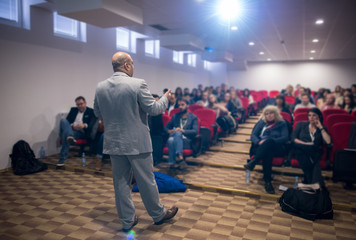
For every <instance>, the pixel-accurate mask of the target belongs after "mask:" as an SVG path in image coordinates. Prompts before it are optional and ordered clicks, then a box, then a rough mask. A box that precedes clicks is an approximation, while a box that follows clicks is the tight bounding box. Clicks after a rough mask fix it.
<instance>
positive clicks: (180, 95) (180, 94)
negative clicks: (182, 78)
mask: <svg viewBox="0 0 356 240" xmlns="http://www.w3.org/2000/svg"><path fill="white" fill-rule="evenodd" d="M174 93H175V95H176V98H177V99H180V98H183V90H182V88H181V87H177V88H176V90H175V91H174Z"/></svg>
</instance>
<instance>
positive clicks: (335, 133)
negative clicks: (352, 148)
mask: <svg viewBox="0 0 356 240" xmlns="http://www.w3.org/2000/svg"><path fill="white" fill-rule="evenodd" d="M351 125H352V123H351V122H342V123H335V124H334V125H333V126H332V128H331V129H330V135H331V137H332V139H333V149H332V151H331V156H330V162H331V163H333V162H334V154H335V152H336V151H337V150H342V149H344V148H347V145H348V141H349V135H350V131H351Z"/></svg>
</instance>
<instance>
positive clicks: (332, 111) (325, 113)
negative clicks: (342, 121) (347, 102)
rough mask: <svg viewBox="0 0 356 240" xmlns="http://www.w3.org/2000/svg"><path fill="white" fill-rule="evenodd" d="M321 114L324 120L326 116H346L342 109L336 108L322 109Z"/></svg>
mask: <svg viewBox="0 0 356 240" xmlns="http://www.w3.org/2000/svg"><path fill="white" fill-rule="evenodd" d="M321 113H322V114H323V118H324V119H326V118H327V116H329V115H330V114H335V113H338V114H348V113H347V112H346V111H345V110H344V109H338V108H329V109H324V110H323V111H321Z"/></svg>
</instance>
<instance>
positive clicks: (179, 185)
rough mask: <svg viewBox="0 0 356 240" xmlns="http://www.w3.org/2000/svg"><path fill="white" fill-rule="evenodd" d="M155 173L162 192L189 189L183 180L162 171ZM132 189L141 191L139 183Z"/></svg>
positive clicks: (159, 189)
mask: <svg viewBox="0 0 356 240" xmlns="http://www.w3.org/2000/svg"><path fill="white" fill-rule="evenodd" d="M154 175H155V179H156V183H157V187H158V191H159V192H160V193H171V192H185V190H187V185H185V184H183V182H182V181H181V180H178V179H176V178H174V177H171V176H168V175H166V174H164V173H160V172H154ZM132 191H133V192H138V191H139V190H138V186H137V184H136V185H135V186H134V187H133V188H132Z"/></svg>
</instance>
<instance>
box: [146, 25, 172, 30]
mask: <svg viewBox="0 0 356 240" xmlns="http://www.w3.org/2000/svg"><path fill="white" fill-rule="evenodd" d="M150 26H151V27H153V28H155V29H157V30H160V31H167V30H169V29H168V28H166V27H163V26H162V25H160V24H152V25H150Z"/></svg>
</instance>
